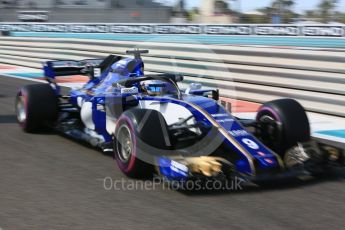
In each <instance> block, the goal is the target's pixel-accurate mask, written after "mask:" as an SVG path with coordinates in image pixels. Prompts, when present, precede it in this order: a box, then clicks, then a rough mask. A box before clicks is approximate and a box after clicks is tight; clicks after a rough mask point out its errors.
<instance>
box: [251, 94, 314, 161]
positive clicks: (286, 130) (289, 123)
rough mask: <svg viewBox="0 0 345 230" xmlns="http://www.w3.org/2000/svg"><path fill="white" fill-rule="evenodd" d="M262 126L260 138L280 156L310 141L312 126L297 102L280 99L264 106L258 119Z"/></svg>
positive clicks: (259, 112)
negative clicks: (300, 143)
mask: <svg viewBox="0 0 345 230" xmlns="http://www.w3.org/2000/svg"><path fill="white" fill-rule="evenodd" d="M256 120H257V122H258V123H259V124H260V126H261V127H260V129H259V134H258V135H259V137H260V139H261V140H262V141H263V143H265V144H266V145H267V146H268V147H270V148H271V149H272V150H274V151H275V152H277V153H278V154H280V155H281V156H282V157H283V156H284V154H285V152H286V151H287V150H288V149H290V148H292V147H293V146H296V145H297V143H298V142H302V143H303V142H308V141H310V139H311V137H310V125H309V121H308V117H307V114H306V112H305V110H304V108H303V107H302V105H301V104H299V103H298V102H297V101H296V100H293V99H278V100H274V101H270V102H267V103H265V104H263V105H262V106H261V107H260V109H259V111H258V113H257V117H256Z"/></svg>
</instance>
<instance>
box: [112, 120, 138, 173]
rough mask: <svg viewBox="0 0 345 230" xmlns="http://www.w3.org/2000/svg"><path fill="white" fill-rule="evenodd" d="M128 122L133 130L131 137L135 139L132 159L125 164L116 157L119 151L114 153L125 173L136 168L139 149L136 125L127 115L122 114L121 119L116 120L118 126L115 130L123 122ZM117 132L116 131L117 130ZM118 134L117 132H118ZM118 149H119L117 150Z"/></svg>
mask: <svg viewBox="0 0 345 230" xmlns="http://www.w3.org/2000/svg"><path fill="white" fill-rule="evenodd" d="M123 123H126V124H127V125H128V127H129V129H130V131H131V133H130V134H131V138H132V140H133V148H132V149H133V150H132V153H131V159H130V160H129V163H128V164H124V163H123V162H122V161H121V160H120V159H119V157H116V156H115V154H118V153H117V152H115V153H114V159H115V161H116V163H117V165H118V166H119V167H120V169H121V170H122V171H123V172H125V173H129V172H131V171H132V170H133V169H134V165H135V161H136V151H137V149H136V148H137V147H136V146H137V145H136V144H137V140H136V136H135V131H134V127H133V123H132V121H131V120H130V119H128V118H127V117H124V116H121V117H120V118H119V120H118V121H117V122H116V128H115V130H118V128H119V127H120V125H121V124H123ZM115 133H116V132H115ZM116 135H117V133H116ZM115 151H117V150H115Z"/></svg>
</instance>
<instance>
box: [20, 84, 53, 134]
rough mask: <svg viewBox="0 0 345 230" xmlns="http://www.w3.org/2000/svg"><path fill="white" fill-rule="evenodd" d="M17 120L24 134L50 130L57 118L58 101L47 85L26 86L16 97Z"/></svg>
mask: <svg viewBox="0 0 345 230" xmlns="http://www.w3.org/2000/svg"><path fill="white" fill-rule="evenodd" d="M15 111H16V115H17V120H18V123H19V124H20V126H21V127H22V129H23V130H24V131H25V132H37V131H42V130H46V129H49V128H51V127H52V126H53V125H54V123H55V122H56V120H57V116H58V99H57V96H56V94H55V92H54V90H53V89H52V88H51V87H50V85H48V84H34V85H27V86H24V87H23V88H21V89H20V90H19V92H18V94H17V96H16V101H15Z"/></svg>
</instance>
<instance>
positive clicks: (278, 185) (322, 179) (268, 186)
mask: <svg viewBox="0 0 345 230" xmlns="http://www.w3.org/2000/svg"><path fill="white" fill-rule="evenodd" d="M326 182H342V183H344V182H345V169H344V168H337V169H333V170H330V171H328V172H327V173H325V174H323V175H321V176H318V177H310V178H306V179H298V178H290V179H284V180H279V181H278V180H276V181H267V182H264V183H260V185H258V184H249V183H248V184H243V186H241V189H232V188H231V189H208V190H207V189H205V190H198V191H192V190H184V191H182V190H181V191H180V192H181V193H182V194H184V195H187V196H203V195H220V194H226V195H229V194H243V193H255V192H266V191H275V190H288V189H295V188H299V187H308V186H313V185H317V184H321V183H326Z"/></svg>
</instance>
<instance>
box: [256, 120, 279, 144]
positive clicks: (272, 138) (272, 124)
mask: <svg viewBox="0 0 345 230" xmlns="http://www.w3.org/2000/svg"><path fill="white" fill-rule="evenodd" d="M259 120H260V121H261V122H262V124H264V127H265V128H264V130H265V131H264V132H263V133H261V135H263V139H264V141H265V142H267V144H270V145H272V146H276V145H277V144H278V143H279V141H280V138H281V135H280V128H279V124H278V122H277V121H276V120H275V119H274V118H273V117H271V116H270V115H263V116H262V117H261V118H260V119H259ZM278 145H279V144H278Z"/></svg>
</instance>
